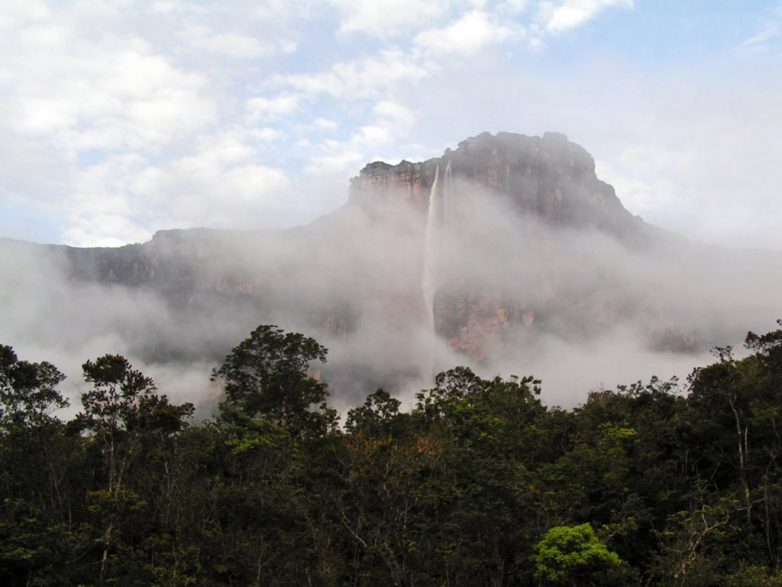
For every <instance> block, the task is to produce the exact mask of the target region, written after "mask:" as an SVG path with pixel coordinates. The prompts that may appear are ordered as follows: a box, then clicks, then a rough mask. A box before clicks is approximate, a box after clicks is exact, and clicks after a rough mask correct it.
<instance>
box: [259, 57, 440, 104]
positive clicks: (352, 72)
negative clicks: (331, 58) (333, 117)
mask: <svg viewBox="0 0 782 587" xmlns="http://www.w3.org/2000/svg"><path fill="white" fill-rule="evenodd" d="M428 75H429V72H428V71H427V69H426V68H425V67H424V66H423V65H422V64H421V63H419V62H418V61H416V60H415V59H414V58H413V57H411V56H410V55H408V54H406V53H405V52H403V51H401V50H399V49H386V50H382V51H380V52H379V53H378V54H376V55H373V56H369V57H364V58H361V59H357V60H355V61H340V62H337V63H335V64H334V65H332V66H331V67H329V68H328V69H326V70H324V71H320V72H316V73H303V74H287V75H278V76H276V77H275V78H274V80H273V82H274V83H275V84H276V85H278V86H282V87H287V88H291V89H294V90H296V91H299V92H303V93H305V94H310V95H318V94H325V95H328V96H331V97H333V98H340V99H345V100H356V99H366V98H370V97H372V96H375V95H377V94H381V93H383V92H384V91H387V90H389V89H391V88H394V87H395V86H397V85H398V84H400V83H404V82H411V81H418V80H421V79H423V78H426V77H427V76H428Z"/></svg>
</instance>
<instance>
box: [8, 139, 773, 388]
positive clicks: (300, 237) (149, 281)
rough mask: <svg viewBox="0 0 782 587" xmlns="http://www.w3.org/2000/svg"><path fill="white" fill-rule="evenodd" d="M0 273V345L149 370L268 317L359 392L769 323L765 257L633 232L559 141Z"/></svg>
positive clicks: (508, 145) (665, 349)
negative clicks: (288, 222) (312, 204)
mask: <svg viewBox="0 0 782 587" xmlns="http://www.w3.org/2000/svg"><path fill="white" fill-rule="evenodd" d="M0 261H1V262H2V264H3V267H2V269H3V276H4V277H3V278H2V281H0V295H1V296H2V299H3V300H4V302H5V303H4V304H3V306H2V309H1V310H0V313H2V315H1V316H0V322H1V323H2V329H0V342H6V343H9V344H17V345H18V344H29V345H31V346H33V347H35V348H40V347H46V346H47V345H54V346H58V345H59V346H61V347H62V348H63V349H66V350H67V352H70V351H72V350H73V351H74V352H76V351H75V350H74V349H80V348H81V349H84V351H85V352H87V350H90V349H92V348H94V347H95V346H96V345H97V344H98V342H99V341H101V340H108V341H110V342H111V343H112V345H113V348H107V349H100V350H101V351H111V352H122V353H126V354H129V355H131V356H134V357H138V358H139V359H140V360H143V361H147V362H150V361H151V362H158V363H161V362H162V363H186V362H192V361H206V362H208V363H209V362H211V363H214V362H215V361H217V360H219V359H220V358H221V357H222V355H223V354H224V353H225V352H226V351H227V350H228V349H230V348H231V346H233V344H235V343H236V342H237V341H238V340H241V339H242V338H243V337H244V336H245V335H246V333H247V332H249V331H250V330H251V329H252V328H254V327H255V326H257V325H258V324H260V323H276V324H279V325H281V326H283V327H285V328H288V329H293V330H299V331H302V332H306V333H307V334H309V335H312V336H314V337H315V338H317V339H319V340H320V341H321V342H323V343H324V344H325V345H326V346H327V347H329V348H330V355H329V357H330V359H329V366H328V367H327V368H326V369H325V370H324V376H325V377H328V378H330V380H331V381H332V382H333V383H334V385H335V386H336V387H339V388H344V389H348V390H351V389H353V388H358V389H357V391H356V393H361V394H363V393H364V392H365V391H366V387H367V386H374V385H382V384H386V383H387V382H388V381H391V380H394V381H395V382H400V381H402V382H404V381H405V379H406V378H407V379H410V380H416V381H422V380H423V381H425V380H427V379H428V377H430V376H431V373H432V371H433V370H436V369H439V368H444V367H449V366H452V365H453V364H457V363H470V364H472V365H473V366H476V367H479V368H480V367H482V368H485V369H486V370H489V371H491V370H494V371H506V370H513V372H530V371H534V370H535V369H536V365H541V364H543V363H541V361H543V360H544V359H545V360H546V361H547V360H549V357H550V355H549V354H547V352H548V351H547V349H548V348H549V347H553V348H558V349H559V352H561V353H563V352H576V351H574V349H582V348H592V347H593V346H594V345H595V344H603V342H600V341H606V340H609V339H610V340H613V338H616V337H620V338H621V339H622V343H621V344H622V346H623V347H624V348H636V349H638V351H639V352H650V353H692V352H700V351H701V350H703V349H705V348H706V347H707V346H709V345H710V344H714V343H724V342H725V337H726V336H734V335H736V334H737V333H738V334H740V333H742V332H743V331H745V330H746V329H747V328H757V329H759V330H762V329H763V328H765V327H766V326H767V325H768V323H769V321H771V320H773V319H774V318H776V317H777V315H782V308H780V307H779V303H778V302H777V295H776V293H777V292H778V291H780V289H779V286H780V284H782V279H780V278H781V277H782V266H780V261H779V257H778V256H774V255H770V256H769V255H766V256H758V255H751V254H744V253H729V252H726V251H721V250H718V249H716V248H710V247H704V246H698V245H693V244H691V243H688V242H687V241H685V240H684V239H681V238H677V237H673V236H671V235H666V234H665V233H664V232H663V231H660V230H658V229H656V228H655V227H652V226H650V225H648V224H646V223H644V222H643V221H642V220H640V219H639V218H638V217H635V216H633V215H632V214H631V213H630V212H628V211H627V210H626V209H625V208H624V207H623V205H622V203H621V202H620V200H619V198H618V197H617V195H616V193H615V192H614V189H613V188H612V187H611V186H610V185H608V184H607V183H605V182H603V181H601V180H600V179H599V178H597V177H596V175H595V164H594V160H593V159H592V157H591V156H590V155H589V153H588V152H587V151H586V150H585V149H584V148H582V147H581V146H579V145H577V144H575V143H573V142H570V141H569V140H568V139H567V138H566V137H565V136H564V135H562V134H558V133H546V134H545V135H543V136H542V137H528V136H524V135H519V134H511V133H498V134H496V135H491V134H489V133H483V134H481V135H478V136H476V137H473V138H469V139H467V140H465V141H463V142H461V143H459V145H458V147H457V148H456V149H453V150H451V149H447V150H446V151H445V152H444V154H443V156H442V157H439V158H433V159H429V160H427V161H423V162H420V163H411V162H408V161H402V162H400V163H398V164H396V165H390V164H388V163H384V162H375V163H370V164H369V165H367V166H366V167H364V168H363V169H362V170H361V171H360V173H359V175H358V176H357V177H354V178H353V179H352V180H351V181H350V188H349V197H348V202H347V203H346V204H345V205H344V206H343V207H341V208H340V209H338V210H336V211H335V212H333V213H331V214H329V215H327V216H324V217H322V218H319V219H317V220H316V221H314V222H312V223H311V224H309V225H306V226H300V227H296V228H291V229H285V230H278V231H262V232H261V231H259V232H243V231H224V230H220V231H218V230H209V229H192V230H168V231H161V232H158V233H157V234H156V235H155V236H154V238H153V239H152V240H151V241H149V242H147V243H143V244H131V245H126V246H123V247H118V248H85V249H81V248H73V247H66V246H43V245H33V244H30V243H20V242H12V241H4V242H2V243H0ZM427 290H429V291H428V293H427ZM612 337H613V338H612ZM590 345H592V347H590ZM563 349H564V350H563ZM63 352H65V351H63ZM87 354H88V355H89V354H91V353H87ZM79 358H80V360H83V359H85V358H87V356H81V357H79ZM581 387H583V386H581Z"/></svg>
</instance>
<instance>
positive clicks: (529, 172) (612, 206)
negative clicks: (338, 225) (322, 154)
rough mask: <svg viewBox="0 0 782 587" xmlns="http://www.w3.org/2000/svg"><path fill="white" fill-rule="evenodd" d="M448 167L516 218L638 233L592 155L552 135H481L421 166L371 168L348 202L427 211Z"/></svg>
mask: <svg viewBox="0 0 782 587" xmlns="http://www.w3.org/2000/svg"><path fill="white" fill-rule="evenodd" d="M448 164H450V166H451V170H452V174H453V177H454V178H458V179H460V180H462V181H465V182H469V183H470V184H472V185H473V186H480V187H482V188H485V189H486V190H488V191H491V192H494V193H497V194H503V195H504V196H505V197H507V198H508V199H509V200H510V201H511V202H512V204H513V206H514V208H515V209H516V210H517V211H518V212H519V213H521V214H530V215H535V216H537V217H539V218H541V219H545V220H546V221H548V222H550V223H554V224H563V225H570V226H580V227H584V226H590V227H595V228H598V229H600V230H604V231H607V232H611V233H614V234H626V233H627V232H628V231H632V230H634V229H637V228H638V224H639V220H638V219H637V218H635V217H633V215H632V214H630V213H629V212H628V211H627V210H625V208H624V207H623V206H622V203H621V202H620V201H619V198H617V196H616V193H615V192H614V188H613V187H611V186H610V185H609V184H607V183H605V182H603V181H601V180H600V179H598V178H597V176H596V175H595V161H594V159H592V156H591V155H590V154H589V153H588V152H587V151H586V150H585V149H584V148H583V147H581V146H579V145H577V144H575V143H572V142H570V141H568V139H567V137H566V136H565V135H563V134H560V133H551V132H550V133H546V134H544V135H543V136H542V137H528V136H525V135H520V134H514V133H506V132H501V133H497V134H496V135H492V134H489V133H483V134H480V135H478V136H476V137H472V138H469V139H467V140H465V141H462V142H461V143H459V146H458V147H457V148H456V149H455V150H451V149H447V150H446V151H445V154H444V155H443V156H442V157H439V158H435V159H429V160H427V161H424V162H421V163H410V162H409V161H402V162H401V163H399V164H397V165H389V164H388V163H384V162H382V161H378V162H375V163H370V164H369V165H367V166H366V167H364V168H363V169H362V170H361V172H360V173H359V175H358V177H354V178H353V179H352V180H351V182H350V201H351V202H352V203H361V204H364V205H370V206H371V205H372V203H373V202H374V201H375V200H376V199H377V198H378V197H384V196H388V195H390V196H391V197H394V198H400V197H401V198H404V199H405V200H407V201H409V202H411V203H412V204H413V205H415V206H416V207H418V208H421V209H423V210H425V209H426V208H427V206H428V202H429V193H430V190H431V187H432V182H433V181H434V176H435V171H436V169H437V167H438V166H441V167H442V168H443V169H445V167H446V165H448Z"/></svg>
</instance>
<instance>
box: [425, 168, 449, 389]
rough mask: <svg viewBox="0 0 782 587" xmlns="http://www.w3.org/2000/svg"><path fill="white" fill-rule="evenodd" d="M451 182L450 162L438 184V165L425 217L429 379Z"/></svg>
mask: <svg viewBox="0 0 782 587" xmlns="http://www.w3.org/2000/svg"><path fill="white" fill-rule="evenodd" d="M450 180H451V162H450V161H449V162H448V165H447V166H446V168H445V181H444V182H443V185H442V186H441V184H440V165H437V169H436V170H435V172H434V181H433V182H432V189H431V191H430V192H429V211H428V214H427V217H426V237H425V238H426V240H425V243H424V264H423V275H422V279H421V289H422V291H423V299H424V308H425V311H426V315H427V325H428V327H429V332H430V333H431V336H432V338H431V347H430V352H431V361H430V363H429V365H428V371H429V372H428V373H425V376H426V377H427V378H428V377H431V376H432V375H434V371H435V343H436V339H437V332H436V330H435V320H434V296H435V293H436V291H437V285H438V284H437V283H436V281H437V279H436V274H437V265H438V245H439V241H440V233H441V225H442V221H443V216H444V212H445V208H446V206H447V202H446V195H447V192H448V189H449V188H450Z"/></svg>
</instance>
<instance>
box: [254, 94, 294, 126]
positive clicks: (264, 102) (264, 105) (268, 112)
mask: <svg viewBox="0 0 782 587" xmlns="http://www.w3.org/2000/svg"><path fill="white" fill-rule="evenodd" d="M301 102H302V96H301V95H299V94H280V95H278V96H275V97H273V98H266V97H264V96H256V97H254V98H250V99H249V100H247V104H246V111H247V119H248V120H249V121H250V122H258V121H270V120H276V119H278V118H282V117H284V116H288V115H290V114H293V113H294V112H296V111H297V110H298V109H299V107H300V106H301Z"/></svg>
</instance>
